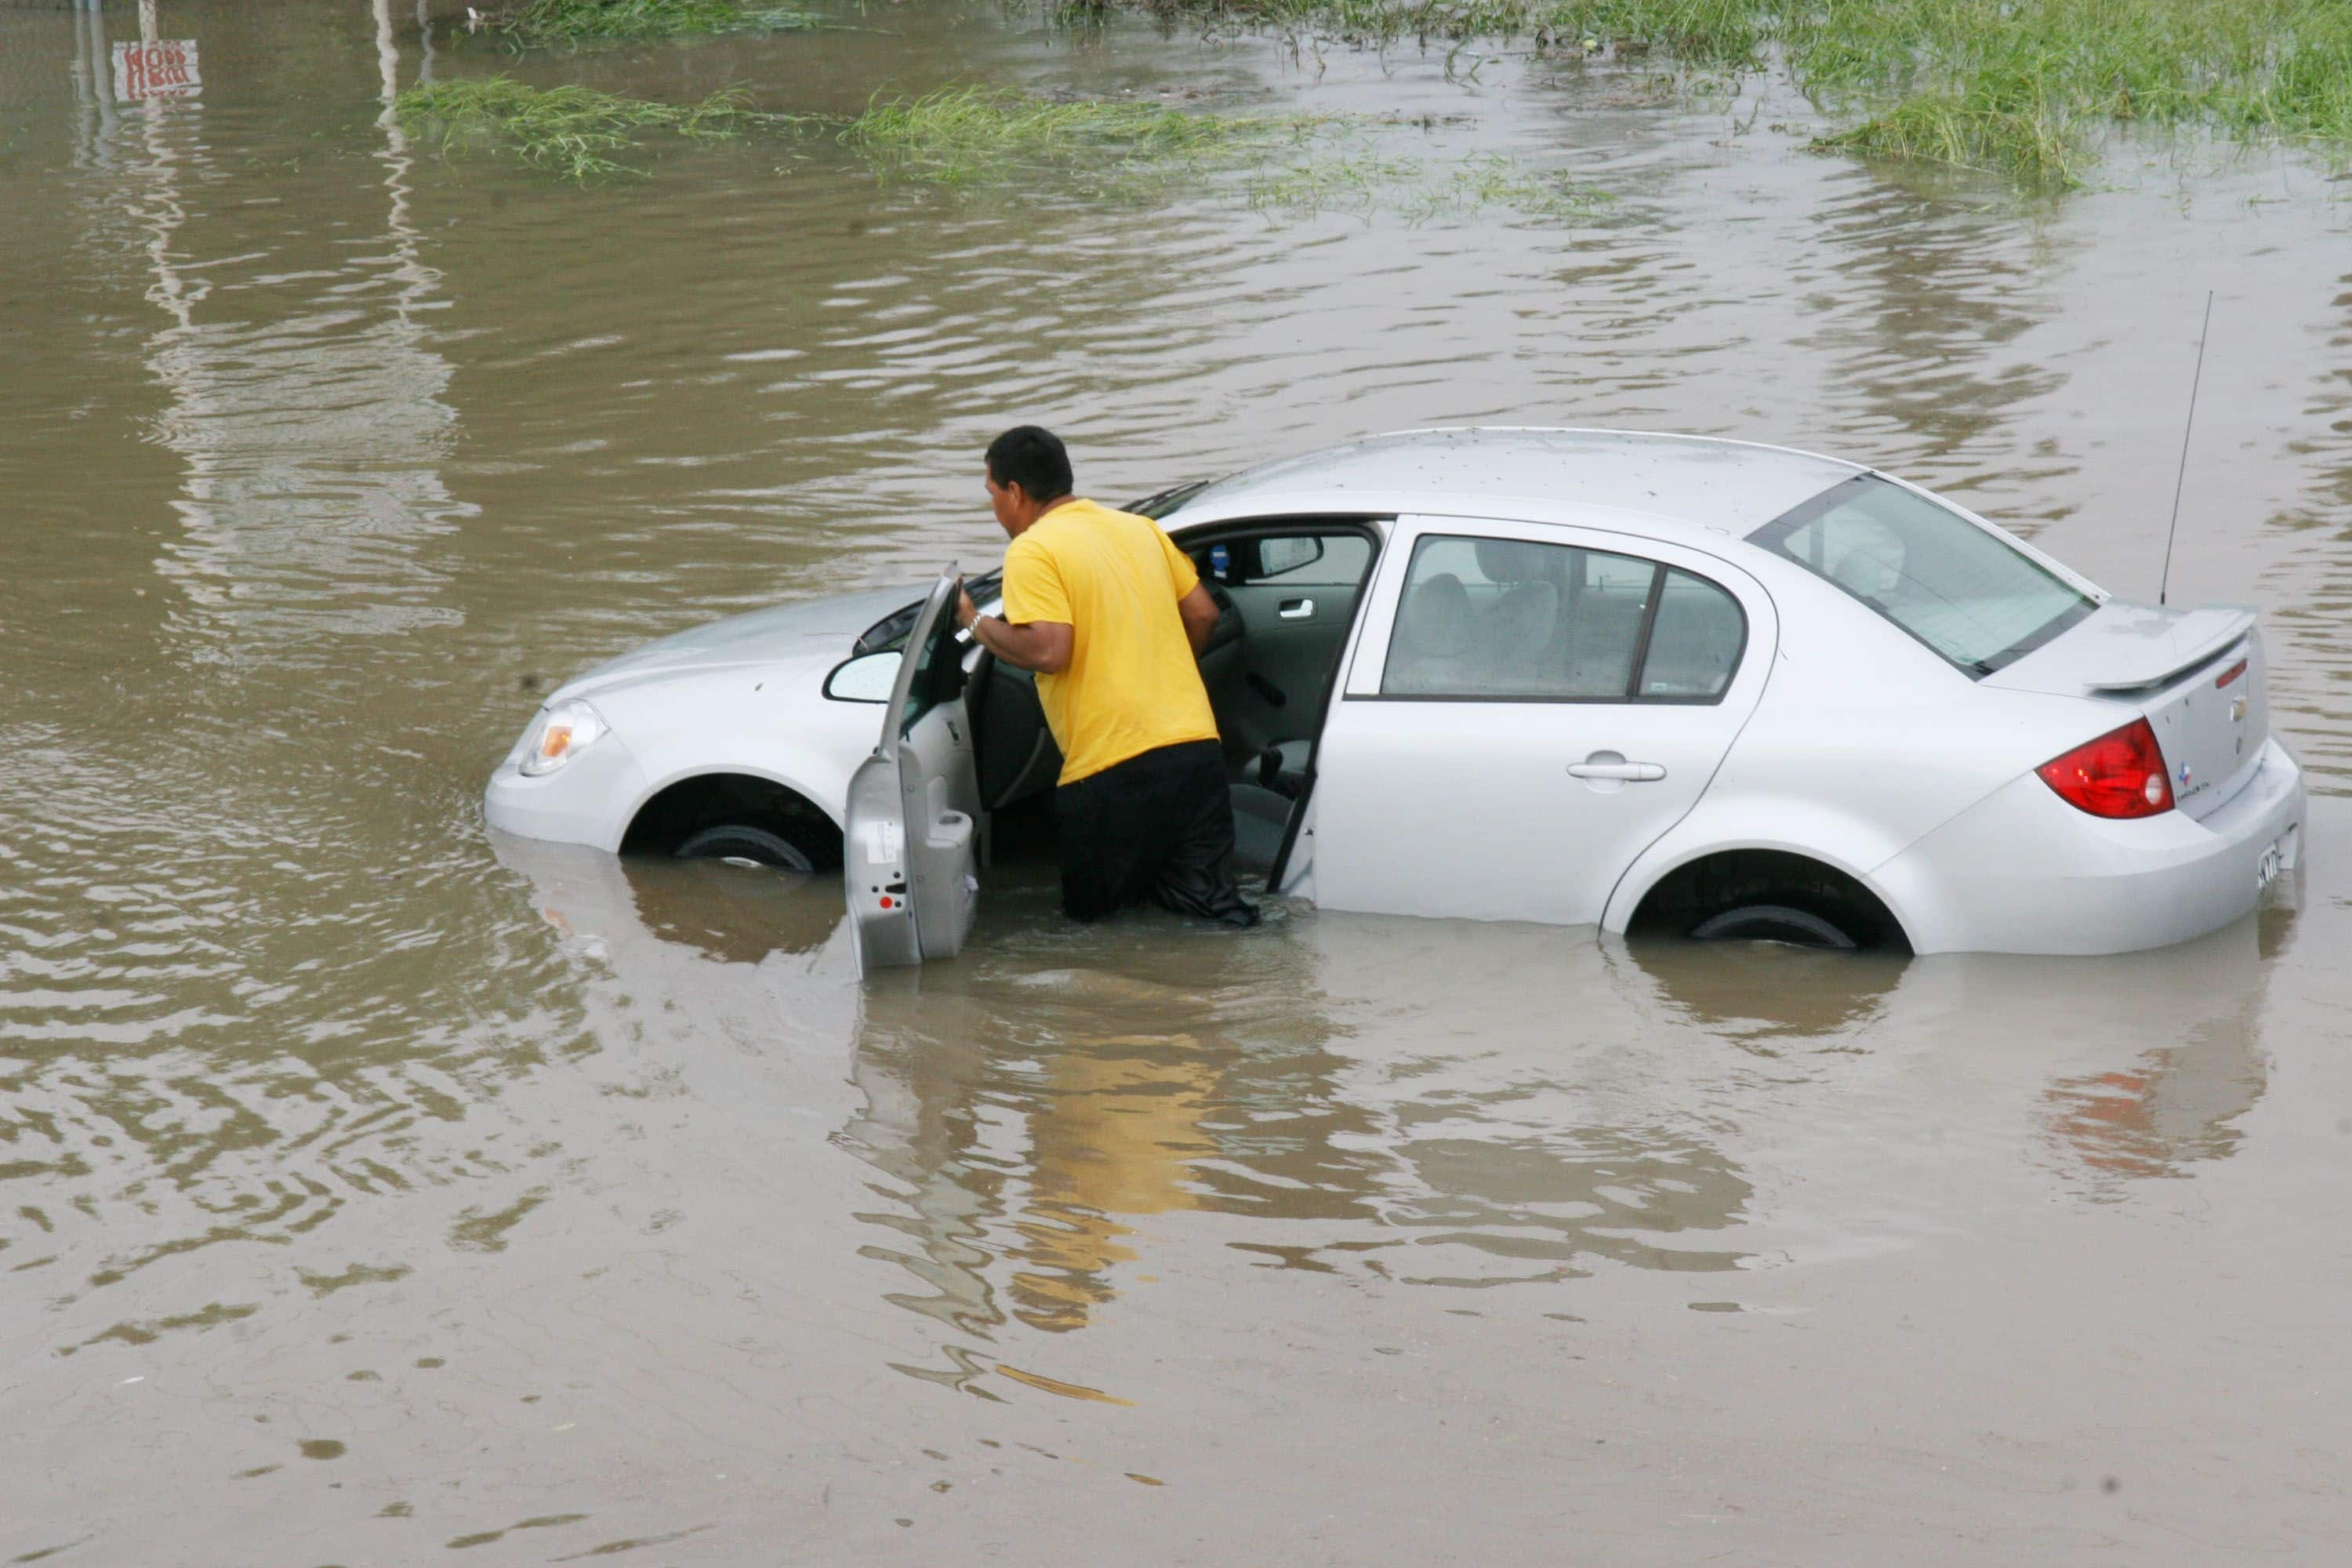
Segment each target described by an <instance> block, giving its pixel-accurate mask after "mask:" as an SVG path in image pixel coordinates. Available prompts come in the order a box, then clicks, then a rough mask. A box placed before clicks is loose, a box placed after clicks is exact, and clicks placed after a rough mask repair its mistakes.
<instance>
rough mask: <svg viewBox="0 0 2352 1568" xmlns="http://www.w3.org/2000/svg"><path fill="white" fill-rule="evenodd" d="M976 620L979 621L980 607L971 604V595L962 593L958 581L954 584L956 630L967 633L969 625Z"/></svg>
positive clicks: (960, 584) (961, 586) (961, 587)
mask: <svg viewBox="0 0 2352 1568" xmlns="http://www.w3.org/2000/svg"><path fill="white" fill-rule="evenodd" d="M978 619H980V606H979V605H975V604H973V603H972V602H971V595H970V594H967V593H965V592H964V588H963V584H962V583H961V581H959V582H958V583H957V584H956V607H955V621H956V629H957V630H958V631H965V632H968V631H970V630H971V624H972V623H973V622H974V621H976V620H978Z"/></svg>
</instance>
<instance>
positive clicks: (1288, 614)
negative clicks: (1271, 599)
mask: <svg viewBox="0 0 2352 1568" xmlns="http://www.w3.org/2000/svg"><path fill="white" fill-rule="evenodd" d="M1274 613H1275V614H1276V615H1277V616H1281V617H1282V618H1283V619H1284V620H1286V621H1308V620H1313V619H1314V618H1315V601H1314V600H1312V599H1285V600H1283V601H1282V603H1281V604H1280V605H1277V606H1276V608H1275V612H1274Z"/></svg>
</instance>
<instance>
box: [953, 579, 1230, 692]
mask: <svg viewBox="0 0 2352 1568" xmlns="http://www.w3.org/2000/svg"><path fill="white" fill-rule="evenodd" d="M1179 607H1180V608H1181V606H1179ZM956 624H957V625H958V626H966V627H969V628H970V629H971V638H972V641H974V642H976V643H978V644H979V645H980V646H981V647H984V648H986V649H987V650H988V651H989V652H991V653H992V654H994V655H995V656H996V657H997V658H1001V659H1003V661H1004V662H1005V663H1007V664H1009V665H1012V666H1013V667H1014V668H1019V669H1034V670H1035V671H1036V672H1037V673H1038V674H1040V675H1059V674H1061V673H1062V671H1064V670H1066V669H1067V668H1070V647H1071V645H1072V643H1073V642H1074V640H1075V638H1076V633H1075V632H1073V631H1072V630H1071V628H1070V626H1069V623H1068V622H1066V621H1026V622H1024V623H1023V624H1022V625H1020V626H1014V625H1013V623H1012V622H1010V621H1005V620H1000V619H998V618H997V617H996V616H983V615H982V614H981V613H980V611H979V609H978V608H977V607H976V606H974V605H973V604H972V602H971V595H970V594H965V593H961V592H959V593H958V594H957V595H956ZM1196 651H1197V649H1196Z"/></svg>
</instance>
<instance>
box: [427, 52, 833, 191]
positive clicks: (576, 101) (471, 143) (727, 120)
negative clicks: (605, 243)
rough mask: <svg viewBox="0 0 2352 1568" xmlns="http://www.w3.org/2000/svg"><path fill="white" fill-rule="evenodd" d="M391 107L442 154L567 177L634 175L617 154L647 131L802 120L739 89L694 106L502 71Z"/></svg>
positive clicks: (442, 84)
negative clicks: (769, 110) (476, 152)
mask: <svg viewBox="0 0 2352 1568" xmlns="http://www.w3.org/2000/svg"><path fill="white" fill-rule="evenodd" d="M393 108H394V112H395V113H397V114H398V115H399V116H400V121H401V123H402V125H403V126H404V127H405V128H407V129H408V130H410V131H412V132H417V133H420V134H424V135H429V136H435V137H437V139H438V141H439V143H440V145H441V148H442V150H443V151H444V152H445V153H446V152H451V151H457V150H460V149H464V148H467V147H493V148H498V149H500V150H503V151H506V152H509V153H513V154H514V155H515V156H517V157H519V158H520V159H521V160H522V161H523V162H524V163H529V164H531V165H532V166H533V167H535V168H541V169H545V170H547V171H549V172H550V173H552V174H561V175H562V176H563V177H565V178H567V179H572V180H593V179H598V178H602V177H604V176H606V175H610V174H635V173H637V172H638V171H636V170H635V169H632V168H630V167H628V166H627V165H625V164H624V163H619V162H617V161H615V159H614V154H615V153H625V152H627V151H629V150H631V149H633V148H635V147H638V146H640V145H642V144H643V142H644V132H648V131H662V132H670V133H672V134H675V135H678V136H686V137H691V138H695V139H697V140H702V141H710V140H716V139H719V138H724V137H730V136H738V135H740V134H741V133H742V132H745V131H747V130H751V129H752V128H755V127H766V126H784V125H793V124H798V123H803V121H799V120H798V119H796V118H795V117H793V116H790V115H779V114H762V113H760V112H757V111H755V110H751V109H750V108H748V107H746V105H745V102H744V99H743V95H742V93H741V91H740V89H730V90H726V91H721V92H715V93H712V94H711V95H710V96H709V98H706V99H703V100H700V101H699V102H696V103H688V104H674V103H655V102H652V101H649V100H646V99H641V98H620V97H616V96H614V94H612V93H609V92H598V91H597V90H595V89H593V88H586V87H552V88H544V89H542V88H535V87H526V86H525V85H523V84H522V83H521V82H519V81H516V80H515V79H512V78H511V77H505V76H494V77H471V78H464V79H457V80H452V81H436V82H427V83H425V84H423V85H421V86H417V87H412V88H410V89H407V90H406V91H405V92H403V93H402V94H401V95H400V96H399V98H397V99H396V100H394V104H393Z"/></svg>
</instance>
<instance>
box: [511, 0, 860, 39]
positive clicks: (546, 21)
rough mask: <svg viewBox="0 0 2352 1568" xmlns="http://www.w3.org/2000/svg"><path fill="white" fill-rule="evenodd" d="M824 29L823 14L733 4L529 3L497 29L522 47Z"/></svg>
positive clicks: (673, 0)
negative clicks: (629, 39) (525, 45)
mask: <svg viewBox="0 0 2352 1568" xmlns="http://www.w3.org/2000/svg"><path fill="white" fill-rule="evenodd" d="M824 24H825V18H824V14H823V13H821V12H815V11H802V10H793V9H787V8H782V7H774V6H761V5H739V4H737V0H527V3H526V4H524V5H521V6H520V7H518V8H517V9H515V10H513V11H511V12H509V13H508V14H507V15H506V16H503V17H502V18H501V19H500V21H499V24H498V26H499V30H500V31H501V32H504V33H506V34H507V35H508V36H509V37H513V38H515V39H517V40H518V41H520V42H522V43H530V44H562V43H575V44H576V43H585V42H589V41H592V40H595V39H601V38H677V37H691V36H693V35H696V34H708V33H739V32H750V31H763V32H772V33H782V32H805V31H808V30H810V29H813V28H816V27H822V26H824Z"/></svg>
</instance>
